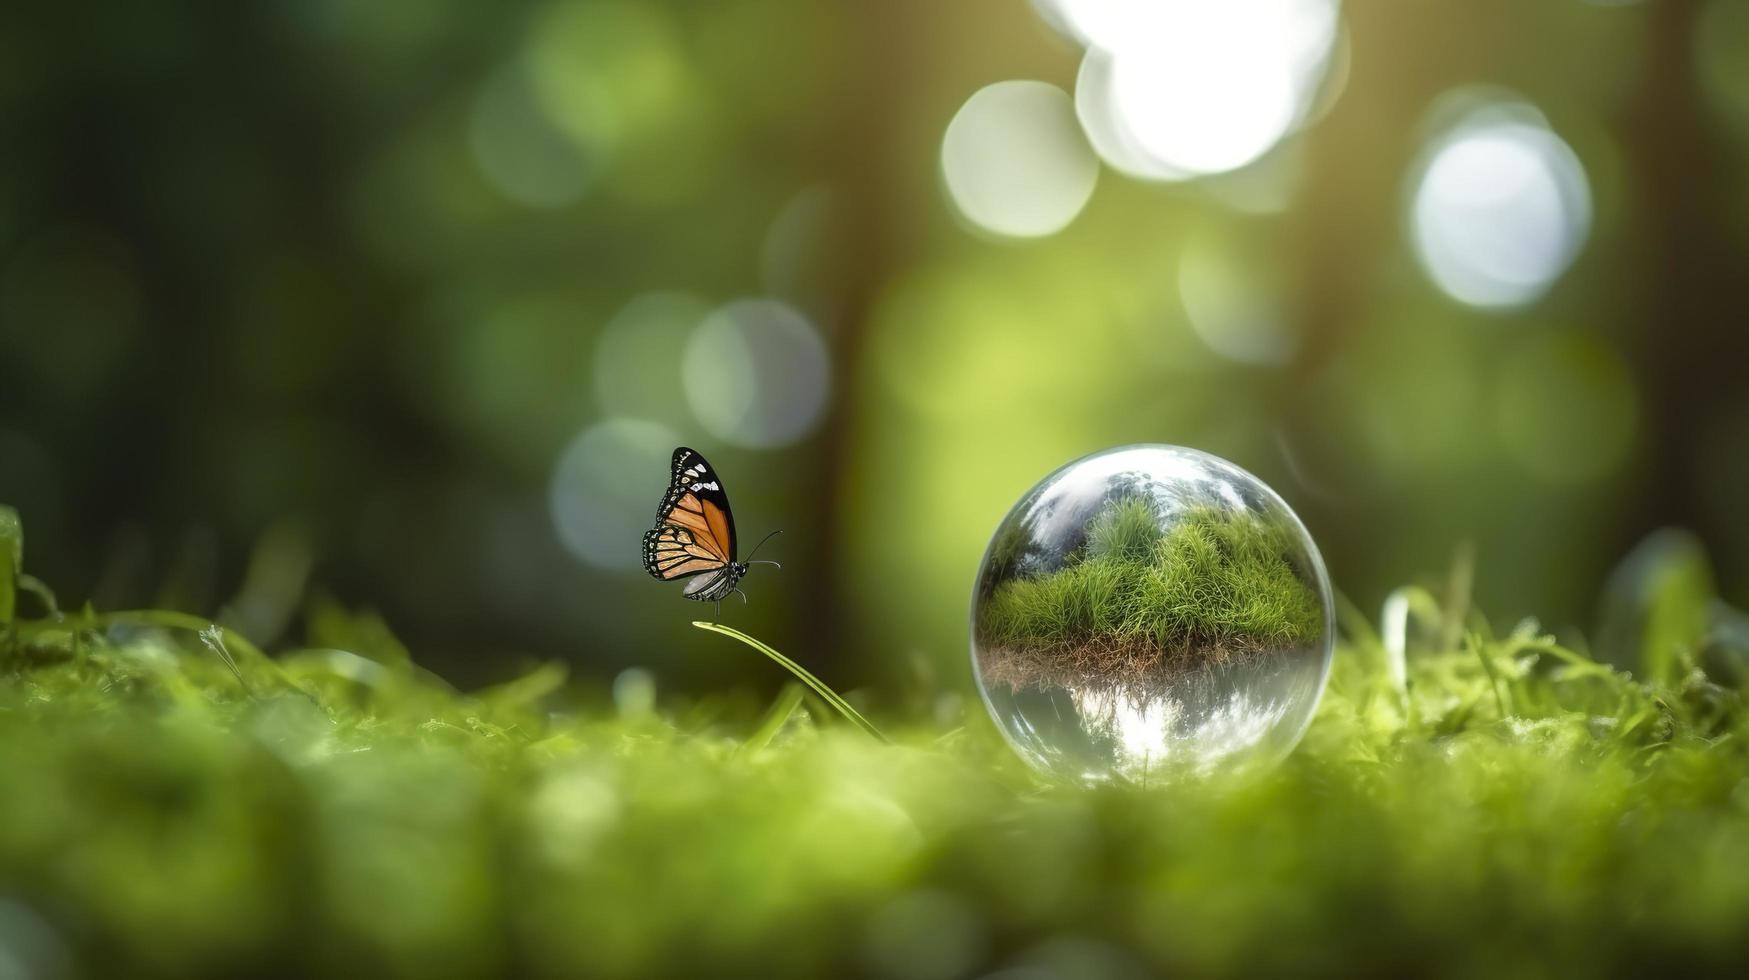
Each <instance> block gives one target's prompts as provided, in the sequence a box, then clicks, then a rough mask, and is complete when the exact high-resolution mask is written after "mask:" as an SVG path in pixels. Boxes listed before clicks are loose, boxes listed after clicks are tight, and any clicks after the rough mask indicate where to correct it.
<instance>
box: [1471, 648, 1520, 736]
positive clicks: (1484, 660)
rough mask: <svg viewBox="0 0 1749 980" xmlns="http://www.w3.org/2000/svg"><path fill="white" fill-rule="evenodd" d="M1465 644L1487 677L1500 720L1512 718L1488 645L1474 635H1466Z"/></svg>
mask: <svg viewBox="0 0 1749 980" xmlns="http://www.w3.org/2000/svg"><path fill="white" fill-rule="evenodd" d="M1465 642H1466V643H1468V644H1469V647H1470V650H1471V651H1472V652H1473V653H1475V655H1476V659H1477V660H1478V661H1480V662H1481V664H1482V672H1483V673H1484V674H1487V675H1488V690H1490V691H1492V692H1493V693H1494V707H1495V708H1496V709H1498V710H1499V712H1500V717H1501V719H1502V720H1504V719H1506V718H1510V717H1512V709H1511V708H1510V707H1509V706H1508V702H1507V698H1506V692H1505V691H1504V690H1502V689H1501V686H1500V683H1501V682H1500V674H1499V673H1498V672H1497V671H1495V669H1494V659H1493V657H1492V656H1491V655H1490V653H1489V651H1488V644H1487V643H1485V642H1483V640H1482V638H1481V637H1480V636H1477V635H1476V634H1474V633H1469V634H1466V636H1465Z"/></svg>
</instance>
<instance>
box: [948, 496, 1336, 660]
mask: <svg viewBox="0 0 1749 980" xmlns="http://www.w3.org/2000/svg"><path fill="white" fill-rule="evenodd" d="M1300 552H1301V547H1300V544H1299V541H1298V539H1297V532H1296V529H1295V528H1294V527H1293V526H1292V525H1290V524H1288V523H1287V522H1285V521H1283V520H1270V519H1267V518H1265V517H1264V516H1262V515H1258V514H1252V513H1248V512H1237V513H1234V512H1224V511H1219V510H1215V509H1213V508H1198V509H1194V510H1191V511H1188V512H1186V513H1185V514H1183V515H1181V517H1180V518H1179V519H1178V520H1177V521H1176V522H1175V523H1173V524H1172V525H1171V526H1170V527H1169V528H1162V527H1161V523H1160V520H1159V518H1158V516H1157V515H1156V513H1155V511H1154V509H1153V506H1152V505H1151V504H1150V503H1149V502H1148V501H1146V500H1142V499H1135V498H1131V499H1126V500H1121V501H1118V502H1116V503H1114V504H1112V505H1110V506H1109V507H1108V509H1106V510H1105V511H1104V512H1103V513H1101V514H1100V515H1099V516H1097V517H1095V518H1094V519H1093V521H1092V523H1091V524H1090V526H1089V528H1088V534H1087V542H1086V544H1085V545H1084V546H1083V547H1082V548H1081V549H1079V550H1078V551H1077V553H1076V554H1074V555H1073V556H1071V559H1070V560H1069V562H1068V563H1066V564H1065V565H1064V566H1063V567H1061V568H1059V569H1056V570H1053V571H1051V572H1048V573H1046V574H1042V575H1037V576H1033V577H1020V578H1013V579H1009V580H1007V581H1004V582H1001V583H1000V584H998V585H997V586H996V587H995V589H994V590H993V591H992V592H991V593H990V595H989V596H988V597H987V599H986V600H985V601H984V602H983V604H982V605H981V607H980V609H979V613H978V641H979V646H980V649H981V656H980V670H981V672H982V673H983V675H984V680H985V683H988V684H1003V685H1007V686H1009V687H1010V688H1012V689H1015V690H1020V689H1024V688H1035V689H1044V688H1049V687H1073V688H1078V689H1087V688H1106V687H1117V688H1121V689H1123V690H1126V691H1130V692H1148V691H1152V690H1154V689H1156V688H1161V687H1164V686H1166V685H1169V684H1170V683H1171V682H1172V680H1173V679H1174V678H1175V677H1177V676H1180V675H1181V674H1182V673H1183V672H1185V671H1188V670H1204V669H1211V668H1215V667H1220V666H1223V665H1226V664H1229V663H1232V662H1234V661H1238V660H1243V659H1247V658H1251V657H1255V656H1257V655H1259V654H1265V653H1274V652H1280V651H1294V650H1306V649H1309V648H1311V647H1313V646H1314V645H1315V644H1316V643H1317V642H1318V640H1319V637H1320V636H1321V634H1322V632H1323V628H1324V606H1323V600H1322V599H1321V598H1320V597H1319V596H1318V594H1317V592H1316V591H1315V590H1314V588H1313V587H1312V585H1311V580H1310V578H1309V576H1310V572H1309V570H1308V569H1304V568H1302V567H1300V566H1299V565H1298V564H1296V562H1298V561H1299V557H1300Z"/></svg>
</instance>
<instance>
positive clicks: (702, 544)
mask: <svg viewBox="0 0 1749 980" xmlns="http://www.w3.org/2000/svg"><path fill="white" fill-rule="evenodd" d="M777 533H778V532H777V531H773V532H771V534H767V535H766V536H765V538H764V540H761V541H760V542H759V545H763V544H765V542H766V541H769V540H771V535H772V534H777ZM759 545H755V546H754V548H753V554H757V553H758V551H759ZM751 565H777V567H778V568H782V567H783V566H782V565H778V564H777V562H774V561H754V560H753V558H752V554H749V555H748V558H747V560H746V561H744V562H743V561H736V560H735V515H734V513H733V512H732V511H730V510H729V495H728V494H726V493H724V492H723V484H722V481H721V480H719V479H718V478H717V472H716V470H714V469H712V468H711V464H709V463H707V462H705V460H704V457H703V456H701V455H699V454H698V451H697V450H694V449H688V448H686V447H685V446H681V447H680V448H679V449H676V450H674V462H673V467H672V469H671V470H670V471H669V478H668V492H667V493H666V494H664V495H663V497H662V504H661V506H659V507H657V508H656V526H655V527H653V528H651V529H649V530H648V531H645V532H644V570H645V571H647V572H649V573H650V574H651V575H652V576H654V577H656V578H658V579H660V580H662V581H664V582H672V581H674V580H675V579H681V578H690V579H692V581H690V582H688V583H686V588H685V589H683V590H682V591H681V594H682V595H684V596H686V597H687V598H688V599H693V600H696V601H698V602H714V603H716V604H717V617H718V618H719V619H720V618H722V612H723V600H724V599H726V598H728V596H729V594H730V593H732V592H740V593H741V601H742V602H743V603H745V602H746V601H747V593H745V592H741V590H740V588H739V587H738V586H737V585H736V583H738V582H740V581H741V576H743V575H746V574H747V568H748V566H751Z"/></svg>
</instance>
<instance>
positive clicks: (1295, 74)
mask: <svg viewBox="0 0 1749 980" xmlns="http://www.w3.org/2000/svg"><path fill="white" fill-rule="evenodd" d="M1058 6H1059V8H1060V12H1061V19H1062V20H1064V21H1065V22H1067V23H1068V24H1070V25H1071V26H1072V28H1073V31H1074V33H1075V34H1076V35H1077V36H1078V37H1080V38H1082V39H1083V40H1084V41H1085V43H1087V44H1088V52H1087V56H1086V58H1085V59H1084V60H1083V62H1082V67H1081V73H1080V76H1079V77H1078V79H1077V82H1076V93H1075V94H1076V109H1077V115H1078V117H1079V119H1080V121H1081V123H1082V126H1083V127H1084V128H1085V130H1086V132H1087V136H1088V139H1089V140H1090V141H1092V143H1093V145H1094V147H1095V149H1096V150H1097V151H1098V152H1099V155H1100V157H1101V158H1102V159H1104V160H1105V161H1106V162H1107V163H1108V164H1110V165H1111V166H1112V167H1114V168H1115V169H1117V170H1119V171H1121V172H1123V173H1126V174H1129V175H1131V176H1135V177H1141V178H1144V179H1153V180H1174V179H1183V178H1185V177H1193V176H1198V175H1203V174H1217V173H1225V172H1227V171H1231V170H1235V169H1237V168H1239V167H1242V166H1245V165H1246V164H1248V163H1251V162H1252V161H1254V160H1256V159H1258V158H1259V157H1261V156H1263V155H1264V154H1265V153H1267V152H1269V150H1270V149H1271V148H1273V147H1274V146H1275V145H1276V144H1277V143H1279V142H1280V141H1281V140H1282V138H1283V137H1285V136H1287V135H1288V134H1289V133H1290V132H1292V131H1293V129H1294V128H1295V127H1296V126H1297V125H1299V124H1301V123H1302V122H1304V121H1305V120H1306V119H1307V118H1308V117H1309V116H1310V115H1311V113H1312V110H1313V108H1314V107H1315V106H1327V104H1328V101H1329V99H1328V97H1327V91H1326V89H1325V88H1324V86H1323V79H1324V76H1325V74H1326V70H1327V66H1328V63H1329V61H1330V54H1331V51H1332V48H1333V46H1334V43H1335V40H1336V36H1337V10H1336V5H1335V4H1334V3H1333V2H1330V0H1230V2H1227V3H1220V4H1208V3H1195V2H1188V0H1167V2H1158V3H1155V2H1143V0H1059V4H1058ZM1321 94H1324V95H1325V96H1326V97H1325V98H1322V99H1320V95H1321Z"/></svg>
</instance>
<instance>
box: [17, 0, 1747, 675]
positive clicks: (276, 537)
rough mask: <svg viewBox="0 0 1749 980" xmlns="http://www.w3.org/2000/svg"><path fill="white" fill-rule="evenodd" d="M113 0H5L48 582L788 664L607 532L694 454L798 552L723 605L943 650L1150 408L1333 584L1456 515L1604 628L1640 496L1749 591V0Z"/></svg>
mask: <svg viewBox="0 0 1749 980" xmlns="http://www.w3.org/2000/svg"><path fill="white" fill-rule="evenodd" d="M105 7H106V9H103V10H100V11H99V10H92V9H89V8H79V7H65V6H55V5H18V6H15V7H13V8H9V9H8V10H6V11H5V12H4V13H0V501H4V502H7V503H10V504H12V505H14V506H16V507H18V509H19V510H20V512H21V514H22V516H23V518H24V522H25V526H26V527H28V528H29V531H30V541H29V555H30V557H29V559H28V561H29V566H30V567H31V568H32V570H33V571H35V572H36V573H37V574H38V575H39V576H40V577H42V578H44V579H45V580H47V581H49V582H50V583H52V584H54V585H56V586H57V587H59V588H60V589H61V591H62V599H63V603H70V602H77V601H81V600H84V599H90V600H92V601H94V602H95V603H97V604H98V605H99V606H100V607H104V608H123V607H128V606H136V605H143V604H148V603H154V604H166V605H174V606H177V607H181V608H184V609H187V610H190V611H195V612H202V613H207V614H212V615H218V616H221V617H222V618H223V619H224V620H225V621H226V622H228V623H230V624H232V625H235V626H236V627H237V628H239V629H240V630H242V631H243V632H245V633H247V634H248V635H250V636H251V637H253V638H254V639H256V640H257V641H259V642H262V643H275V642H278V641H281V640H284V639H288V638H291V637H295V636H296V635H298V634H299V633H300V631H301V630H303V628H304V627H303V616H304V611H305V610H306V608H308V606H309V603H310V601H311V597H312V596H330V597H333V598H334V599H337V600H338V601H340V602H342V603H345V604H347V605H350V606H374V607H375V608H377V609H379V610H380V611H381V612H382V614H383V615H384V616H385V617H386V618H387V619H388V621H389V622H390V623H392V624H393V625H394V627H395V628H396V630H397V632H398V633H400V634H401V635H402V636H403V637H404V638H405V639H406V640H407V641H408V643H409V645H410V646H412V647H413V648H414V649H415V650H416V651H418V656H419V658H420V660H421V662H423V663H425V664H426V665H428V666H431V667H433V668H434V669H437V670H438V671H439V672H441V673H444V674H445V675H446V676H449V677H451V678H452V679H455V680H457V681H458V682H463V683H471V682H479V681H484V680H488V679H495V678H502V677H503V676H506V675H507V674H508V673H509V672H510V671H511V670H512V668H513V667H514V666H516V665H519V664H520V663H521V662H523V661H524V660H526V659H528V658H532V657H541V658H563V659H567V660H570V661H572V662H573V663H575V664H577V665H578V666H579V667H580V668H581V669H582V670H583V671H584V672H585V673H588V674H594V675H599V676H603V677H605V676H611V675H612V674H613V673H614V672H615V671H617V670H619V669H622V668H624V667H626V666H628V665H633V664H639V665H645V666H648V667H651V668H652V669H654V670H655V671H656V672H657V675H658V677H659V678H661V680H662V682H663V683H664V684H666V685H671V686H678V687H681V688H686V689H693V690H703V689H708V688H712V687H714V686H718V685H721V684H724V683H728V682H732V681H737V680H741V679H744V678H747V679H753V680H755V681H756V682H757V683H759V684H762V685H766V686H771V687H775V686H776V684H777V683H778V680H779V678H778V677H776V676H773V675H772V672H770V671H769V670H767V669H766V668H767V666H768V665H765V664H763V663H760V662H757V661H755V660H752V659H748V658H745V657H728V656H724V655H723V651H722V647H721V645H720V643H713V642H712V638H710V637H705V636H702V635H697V634H695V631H692V630H688V629H685V628H684V623H685V622H686V621H687V620H688V619H691V618H695V617H697V616H698V615H699V614H700V613H704V612H708V607H701V606H696V605H692V604H688V603H686V602H684V601H682V600H681V598H680V596H679V589H678V588H677V587H672V586H670V587H661V586H658V585H657V584H655V583H653V582H651V581H650V580H649V579H648V578H647V577H646V576H645V575H644V573H643V572H642V571H641V570H640V569H639V568H638V565H637V562H638V539H639V536H640V534H641V532H642V531H643V530H644V528H645V527H647V526H648V524H649V523H650V520H651V517H652V514H653V511H654V508H655V505H656V502H657V500H658V498H659V495H660V493H661V491H662V489H663V486H664V484H665V481H666V477H667V460H668V454H669V452H670V450H671V449H672V448H673V447H674V446H675V445H676V444H682V443H683V444H687V445H691V446H695V447H697V448H698V449H700V450H702V451H703V452H704V453H705V454H706V455H707V456H709V457H710V458H711V460H712V461H713V462H714V463H715V464H716V466H717V468H718V469H719V470H720V471H721V472H722V474H723V476H724V478H725V480H726V482H727V486H728V489H729V491H730V493H731V495H732V497H733V499H734V502H735V505H736V514H737V517H738V520H739V524H740V529H741V535H742V538H743V540H744V542H746V543H750V542H751V541H752V540H755V539H756V538H757V537H758V536H760V535H762V534H764V533H765V532H766V531H767V530H770V529H773V528H779V527H781V528H783V529H784V530H785V531H786V533H785V534H784V535H783V536H782V537H780V538H778V539H777V540H776V541H775V542H774V543H773V544H772V545H770V546H768V550H767V552H766V553H765V554H764V555H762V557H773V558H777V559H780V560H782V561H783V562H784V564H785V568H784V569H783V571H781V572H774V571H772V570H770V569H765V568H761V569H758V570H756V571H755V572H753V573H752V575H751V576H750V577H749V579H748V581H747V582H746V583H745V585H746V587H747V590H748V592H749V593H750V594H751V596H752V603H751V605H749V606H748V607H746V608H745V609H743V608H742V607H741V606H740V604H739V603H736V604H734V605H733V606H729V607H725V613H726V616H727V618H728V621H729V622H731V623H733V624H735V625H738V626H742V627H745V628H747V629H749V630H750V631H752V632H754V633H756V634H758V635H761V636H763V637H765V638H768V639H770V640H771V641H772V642H773V643H775V644H776V645H777V646H778V647H780V648H782V649H785V650H788V651H791V652H793V653H796V654H798V656H799V657H800V658H801V659H804V660H806V661H808V662H809V663H811V664H813V665H814V666H816V667H817V668H819V670H820V672H821V673H822V674H823V675H825V676H827V677H828V678H830V679H832V680H833V681H834V682H843V683H851V684H855V683H861V682H873V683H890V682H893V681H896V680H898V679H900V678H902V677H904V676H906V675H907V673H908V672H909V671H911V670H912V669H913V665H914V664H917V663H922V664H924V665H928V666H930V667H931V668H932V669H933V670H935V671H937V672H938V673H939V675H940V676H942V677H947V678H951V679H957V678H959V676H960V673H959V672H961V671H963V669H964V668H963V667H962V660H963V657H964V632H965V616H966V604H967V598H968V595H969V590H970V583H971V579H972V575H973V573H974V571H975V568H976V565H977V562H978V559H979V557H980V555H981V553H982V550H983V547H984V545H985V543H986V542H987V540H988V536H989V534H990V532H991V531H992V529H993V528H994V527H995V525H996V523H997V521H998V520H999V519H1000V517H1001V516H1002V514H1003V513H1004V512H1005V511H1006V509H1007V508H1008V506H1009V505H1010V504H1011V503H1013V501H1014V500H1015V499H1016V498H1018V496H1019V495H1020V494H1021V493H1022V492H1023V491H1024V490H1025V489H1026V488H1027V487H1029V486H1030V485H1031V484H1032V483H1033V482H1034V481H1036V480H1037V479H1038V478H1040V477H1041V476H1043V475H1044V474H1045V473H1046V472H1048V471H1049V470H1051V469H1052V468H1054V467H1056V466H1057V465H1059V464H1061V463H1063V462H1066V461H1067V460H1069V459H1072V458H1074V457H1077V456H1080V455H1082V454H1084V453H1087V452H1091V451H1094V450H1097V449H1101V448H1105V447H1109V446H1113V445H1118V444H1123V443H1128V442H1144V441H1146V442H1170V443H1179V444H1184V445H1190V446H1195V447H1198V448H1201V449H1205V450H1208V451H1211V452H1214V453H1217V454H1219V455H1222V456H1225V457H1228V458H1230V459H1232V460H1234V461H1235V462H1237V463H1239V464H1240V465H1242V466H1244V467H1246V468H1248V469H1250V470H1252V471H1253V472H1255V473H1257V474H1258V475H1259V476H1261V477H1263V478H1264V479H1265V480H1266V481H1268V482H1269V483H1270V484H1271V485H1273V486H1274V487H1276V488H1277V489H1278V490H1279V491H1280V492H1281V493H1282V494H1283V496H1285V497H1286V498H1287V499H1288V500H1289V502H1290V503H1291V504H1292V505H1293V506H1294V507H1295V508H1296V509H1297V510H1298V511H1299V513H1300V515H1301V516H1302V518H1303V519H1304V520H1305V521H1306V523H1307V525H1308V526H1309V527H1310V528H1311V530H1312V532H1313V534H1314V535H1315V536H1316V538H1317V540H1318V541H1319V543H1320V545H1321V547H1322V548H1323V550H1324V554H1325V557H1326V559H1327V560H1328V562H1329V564H1330V570H1331V574H1332V577H1333V579H1334V581H1335V582H1336V583H1337V585H1338V587H1339V588H1340V589H1341V590H1343V592H1344V593H1345V594H1346V595H1348V596H1349V597H1350V598H1352V599H1354V600H1355V601H1356V602H1357V603H1359V604H1361V605H1362V606H1363V607H1366V608H1377V604H1378V603H1379V601H1380V600H1381V598H1382V597H1383V596H1384V594H1385V593H1386V592H1387V591H1388V590H1389V589H1390V588H1392V587H1393V586H1395V585H1396V584H1398V583H1400V582H1402V581H1405V580H1407V579H1409V578H1411V577H1414V576H1416V575H1417V574H1420V573H1425V572H1428V571H1430V570H1438V569H1440V568H1443V567H1444V566H1445V564H1446V563H1447V562H1448V560H1449V558H1450V555H1451V554H1452V551H1453V548H1454V546H1455V545H1456V544H1457V543H1458V542H1460V541H1464V540H1469V541H1473V542H1474V543H1475V545H1476V549H1477V554H1478V555H1479V563H1478V572H1477V586H1478V589H1477V591H1478V602H1479V604H1480V606H1481V607H1482V608H1484V609H1487V610H1489V611H1490V612H1491V613H1492V614H1494V615H1496V616H1497V617H1499V618H1501V619H1507V618H1510V617H1515V616H1518V615H1522V614H1527V613H1536V614H1538V615H1541V616H1542V617H1543V618H1544V621H1545V622H1547V623H1550V624H1552V625H1563V624H1572V625H1576V626H1579V627H1581V628H1587V629H1589V628H1590V627H1591V626H1592V621H1593V617H1594V612H1595V610H1594V597H1595V596H1596V595H1597V592H1598V589H1599V587H1600V585H1601V583H1602V581H1603V579H1604V577H1605V575H1606V574H1607V572H1608V569H1609V568H1610V566H1611V565H1612V564H1613V563H1614V562H1615V561H1616V560H1617V559H1618V558H1619V557H1620V556H1621V555H1622V554H1623V553H1625V552H1626V551H1627V550H1628V549H1629V548H1630V547H1631V546H1632V545H1633V544H1634V543H1635V542H1636V541H1638V540H1640V539H1641V538H1643V537H1644V536H1645V535H1646V534H1647V533H1648V532H1650V531H1652V530H1653V529H1655V528H1658V527H1661V526H1665V525H1671V524H1675V525H1681V526H1685V527H1688V528H1692V529H1693V530H1695V531H1696V532H1698V533H1699V534H1700V535H1701V536H1702V538H1703V539H1704V540H1706V541H1707V542H1708V544H1709V546H1710V547H1711V549H1712V552H1713V556H1714V560H1715V563H1716V565H1717V569H1718V574H1719V576H1720V579H1721V584H1722V587H1723V590H1724V594H1725V595H1726V597H1727V598H1731V599H1735V600H1736V601H1738V602H1742V601H1744V600H1745V599H1749V512H1746V511H1745V508H1744V506H1743V502H1744V501H1745V500H1749V385H1746V384H1745V383H1744V382H1745V374H1746V370H1749V275H1745V262H1744V259H1743V257H1744V256H1745V255H1746V254H1749V182H1746V181H1744V180H1743V179H1742V174H1743V173H1744V163H1745V154H1746V153H1749V5H1746V4H1743V3H1740V2H1734V0H1710V2H1704V3H1703V2H1684V0H1668V2H1658V3H1649V2H1648V3H1631V2H1614V3H1606V2H1601V0H1598V2H1582V0H1541V2H1537V3H1524V2H1521V0H1518V2H1514V0H1426V2H1418V3H1370V4H1359V3H1351V4H1346V5H1343V6H1341V7H1340V8H1338V7H1337V6H1336V4H1335V3H1333V2H1330V0H1247V2H1245V3H1235V4H1233V5H1230V6H1228V5H1219V4H1204V5H1189V4H1164V5H1159V6H1157V7H1156V6H1155V5H1140V8H1141V9H1140V10H1138V8H1137V5H1126V4H1124V3H1121V2H1112V0H1103V2H1101V0H1035V2H1033V3H1030V4H1029V3H1027V2H1025V0H963V2H955V3H938V2H927V0H889V2H882V3H837V2H802V0H722V2H711V3H704V2H697V3H681V2H669V3H661V2H585V0H574V2H538V3H529V2H516V3H505V4H493V5H478V4H462V3H456V2H446V0H418V2H412V0H392V2H389V0H379V2H375V3H359V2H353V3H347V2H341V0H307V2H292V0H281V2H268V3H255V4H236V5H222V6H219V7H216V8H214V7H210V6H207V5H194V4H177V3H170V4H155V5H149V6H134V5H121V4H114V5H105ZM1199 7H1206V8H1210V9H1199ZM992 86H994V87H992ZM744 546H745V545H744Z"/></svg>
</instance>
